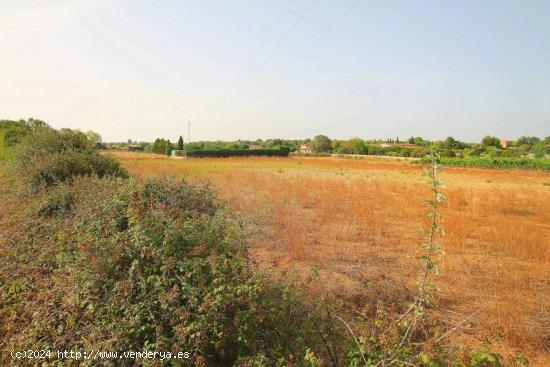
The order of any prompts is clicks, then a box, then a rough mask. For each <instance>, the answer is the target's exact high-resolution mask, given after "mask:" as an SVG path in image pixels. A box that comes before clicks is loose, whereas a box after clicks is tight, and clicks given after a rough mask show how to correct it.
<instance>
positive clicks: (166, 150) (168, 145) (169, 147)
mask: <svg viewBox="0 0 550 367" xmlns="http://www.w3.org/2000/svg"><path fill="white" fill-rule="evenodd" d="M171 153H172V144H171V143H170V140H168V141H167V142H166V146H165V148H164V154H166V155H167V156H170V154H171Z"/></svg>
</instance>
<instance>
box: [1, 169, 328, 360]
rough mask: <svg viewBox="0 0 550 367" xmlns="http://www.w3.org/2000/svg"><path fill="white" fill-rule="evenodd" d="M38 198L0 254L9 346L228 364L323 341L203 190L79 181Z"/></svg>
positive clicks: (285, 354)
mask: <svg viewBox="0 0 550 367" xmlns="http://www.w3.org/2000/svg"><path fill="white" fill-rule="evenodd" d="M40 195H41V197H40V198H39V199H40V201H41V202H43V203H44V204H43V205H42V206H41V209H40V211H39V216H38V217H36V218H29V220H28V221H26V222H23V223H21V224H22V225H24V226H26V227H27V228H26V229H24V230H22V231H21V232H20V233H19V237H18V238H17V243H19V244H21V245H20V247H18V248H17V253H16V254H11V255H10V257H9V261H6V260H8V258H7V257H5V258H3V262H4V263H5V264H9V265H8V268H7V269H6V268H5V269H6V270H8V271H6V272H5V273H3V274H2V275H0V281H1V282H2V284H6V285H7V287H3V288H2V292H4V290H6V291H7V290H9V289H10V288H13V289H16V290H17V292H16V293H17V294H16V295H17V296H15V295H14V293H13V292H12V293H10V294H9V295H8V294H4V293H2V294H1V296H2V298H3V299H4V298H7V297H8V296H9V297H10V299H11V300H12V301H11V304H10V305H9V309H5V310H4V312H8V313H9V314H11V315H12V316H11V317H12V319H11V320H10V323H9V324H10V328H9V329H6V330H1V329H0V332H2V334H4V335H6V336H7V338H6V340H7V341H8V342H7V343H6V345H5V346H3V348H5V350H9V349H10V348H15V347H17V346H21V345H24V346H26V347H28V348H42V349H52V350H56V349H79V348H80V349H84V348H87V349H90V348H95V349H98V348H99V349H102V348H103V349H106V350H144V349H150V350H162V351H189V352H191V353H192V355H193V356H192V358H191V359H190V361H195V360H197V358H203V359H204V360H205V362H206V363H207V365H220V366H221V365H223V366H225V365H228V366H229V365H239V364H243V365H246V363H248V362H249V361H252V360H261V359H262V358H265V359H266V360H268V361H272V362H273V361H277V360H280V359H282V360H283V361H284V360H287V361H290V360H292V359H293V358H296V356H303V355H304V353H305V350H306V346H308V345H309V346H312V345H313V346H316V345H318V336H317V335H316V334H315V332H314V331H313V330H315V328H314V326H313V323H314V322H315V324H320V322H319V320H318V318H316V317H315V316H314V315H311V314H309V313H308V312H307V311H306V310H305V309H304V308H302V307H300V306H299V305H300V304H301V303H300V302H298V301H297V300H298V298H297V297H296V296H295V295H294V294H293V293H292V291H291V288H288V287H286V286H284V285H278V284H274V283H272V282H270V281H269V280H268V278H266V277H265V276H263V275H262V274H261V273H258V272H257V271H255V270H254V268H253V267H251V266H250V264H249V262H248V260H247V256H246V243H243V240H242V238H243V235H242V233H241V230H240V226H239V225H238V222H236V220H237V219H236V218H234V216H233V215H231V214H230V211H229V210H228V209H227V208H226V207H225V206H224V205H223V204H220V203H219V202H218V200H217V199H216V198H215V196H214V195H213V193H212V192H211V191H210V190H208V189H207V188H205V187H200V186H193V185H190V184H187V183H185V182H183V181H175V180H168V181H166V180H146V181H137V180H133V179H131V180H119V179H97V178H77V179H75V182H74V184H72V185H71V184H69V183H62V184H59V185H58V186H56V187H53V188H50V189H48V190H45V191H42V194H40ZM98 203H100V205H98ZM37 229H38V230H37ZM2 256H5V255H2ZM17 259H26V261H25V262H24V263H23V264H24V265H22V264H21V263H20V262H19V261H18V260H17ZM14 287H15V288H14ZM31 299H40V300H44V302H38V303H36V302H34V303H33V302H29V301H30V300H31ZM1 316H2V313H1V312H0V319H1V318H2V317H1ZM3 324H4V325H7V324H6V323H3ZM52 330H53V332H52ZM5 350H4V351H5ZM298 359H300V357H299V358H298ZM126 363H127V365H133V362H132V361H130V360H129V361H127V362H126ZM273 363H274V362H273ZM273 363H270V364H268V365H272V364H273ZM189 364H190V365H191V364H192V363H191V362H190V363H189ZM296 365H297V366H299V365H300V363H298V364H296Z"/></svg>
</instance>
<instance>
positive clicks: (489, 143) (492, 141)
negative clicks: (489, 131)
mask: <svg viewBox="0 0 550 367" xmlns="http://www.w3.org/2000/svg"><path fill="white" fill-rule="evenodd" d="M481 144H483V145H485V146H486V147H497V148H498V147H499V146H500V139H499V138H497V137H495V136H491V135H485V137H484V138H483V139H482V140H481Z"/></svg>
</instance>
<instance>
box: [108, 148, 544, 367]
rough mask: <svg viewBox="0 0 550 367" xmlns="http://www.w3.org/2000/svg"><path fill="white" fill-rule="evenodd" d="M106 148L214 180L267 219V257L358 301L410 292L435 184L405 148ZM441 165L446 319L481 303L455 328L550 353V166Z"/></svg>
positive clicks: (351, 302)
mask: <svg viewBox="0 0 550 367" xmlns="http://www.w3.org/2000/svg"><path fill="white" fill-rule="evenodd" d="M110 154H114V155H115V156H116V157H117V158H118V159H120V160H121V162H122V163H123V165H124V166H125V167H126V168H127V169H128V170H129V171H130V172H131V173H132V174H135V175H138V176H178V177H181V176H183V177H186V178H188V179H190V180H208V181H210V182H211V183H212V184H213V187H214V188H215V190H216V191H217V192H219V193H220V195H221V196H222V197H223V198H225V199H227V200H228V201H229V203H230V205H231V206H232V207H233V208H234V209H235V210H236V211H238V212H239V213H241V214H243V215H244V216H246V217H247V218H248V219H249V220H250V222H251V223H257V224H260V227H261V228H263V231H262V234H261V235H257V236H255V237H254V238H255V240H254V244H253V246H252V253H253V255H254V259H255V260H256V261H257V262H258V264H259V266H260V267H262V268H263V269H269V270H273V271H275V273H278V274H288V273H292V274H295V275H296V276H297V277H298V278H303V279H305V278H307V277H308V275H309V274H310V269H312V268H318V271H319V273H320V279H321V280H322V283H323V287H324V288H325V289H328V290H329V291H330V293H331V294H332V295H333V296H334V298H335V299H339V300H341V301H343V302H344V304H345V305H346V306H347V307H348V308H349V310H350V312H361V311H364V310H365V308H366V309H367V311H368V308H369V307H370V308H374V307H376V305H377V304H378V303H380V302H383V303H384V304H395V305H399V304H401V305H403V304H406V300H407V298H408V297H411V296H412V295H413V294H414V291H415V287H416V286H415V281H416V279H417V277H418V275H419V273H420V270H421V263H420V261H419V260H418V258H417V257H418V254H419V247H418V244H419V243H421V242H422V239H423V234H422V233H421V228H422V227H424V228H426V224H427V222H428V218H427V216H426V215H425V211H426V208H424V207H423V206H422V205H421V203H422V201H423V200H424V199H426V198H428V197H429V195H430V188H429V186H428V184H427V179H426V177H423V176H422V168H421V167H417V166H412V165H410V164H409V162H408V161H406V160H404V159H401V160H400V159H387V158H376V157H369V158H367V159H343V158H267V157H266V158H260V157H257V158H221V159H175V158H167V157H163V156H158V155H149V154H144V153H129V152H116V153H110ZM440 177H441V178H442V179H443V181H445V183H446V186H447V187H446V188H445V189H443V191H444V192H445V193H446V195H447V196H448V197H449V202H448V204H446V205H445V206H444V207H443V208H442V212H443V215H444V226H445V229H446V236H445V237H444V238H443V239H442V240H441V242H442V244H443V246H444V248H445V255H444V256H443V257H442V258H441V259H439V260H438V263H439V264H440V268H441V270H442V275H441V276H440V277H437V279H435V281H436V283H437V284H438V286H439V287H440V288H441V292H440V295H439V297H440V298H439V306H440V309H439V311H438V313H439V316H440V318H441V319H442V320H445V322H448V323H449V328H451V327H453V326H454V325H456V323H458V322H460V321H461V320H463V319H464V318H465V317H467V316H468V315H470V314H472V313H475V316H473V317H472V318H471V319H468V321H467V322H465V323H464V324H463V325H461V327H460V328H459V329H458V330H457V331H456V332H454V333H453V334H452V335H451V336H450V337H451V338H452V339H453V340H456V341H457V343H463V344H467V345H471V346H479V345H483V344H485V345H490V346H492V347H493V348H494V349H496V350H498V351H500V352H501V353H512V352H515V351H517V350H519V349H522V350H525V351H527V354H528V355H529V356H530V357H531V361H532V362H534V363H533V364H535V365H545V364H546V363H550V174H548V173H545V172H538V171H527V170H492V169H472V168H468V169H465V168H446V169H444V170H443V172H441V175H440ZM306 289H307V291H308V292H311V293H316V292H319V287H316V286H314V285H313V286H311V285H310V286H308V287H307V288H306Z"/></svg>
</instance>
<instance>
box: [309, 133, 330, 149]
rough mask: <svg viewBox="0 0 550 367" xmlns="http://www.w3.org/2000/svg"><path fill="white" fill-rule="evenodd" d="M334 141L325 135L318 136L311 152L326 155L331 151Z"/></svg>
mask: <svg viewBox="0 0 550 367" xmlns="http://www.w3.org/2000/svg"><path fill="white" fill-rule="evenodd" d="M331 143H332V141H331V140H330V139H329V138H328V137H327V136H325V135H317V136H316V137H314V138H313V140H312V141H311V151H312V152H314V153H326V152H328V151H330V147H331Z"/></svg>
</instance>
